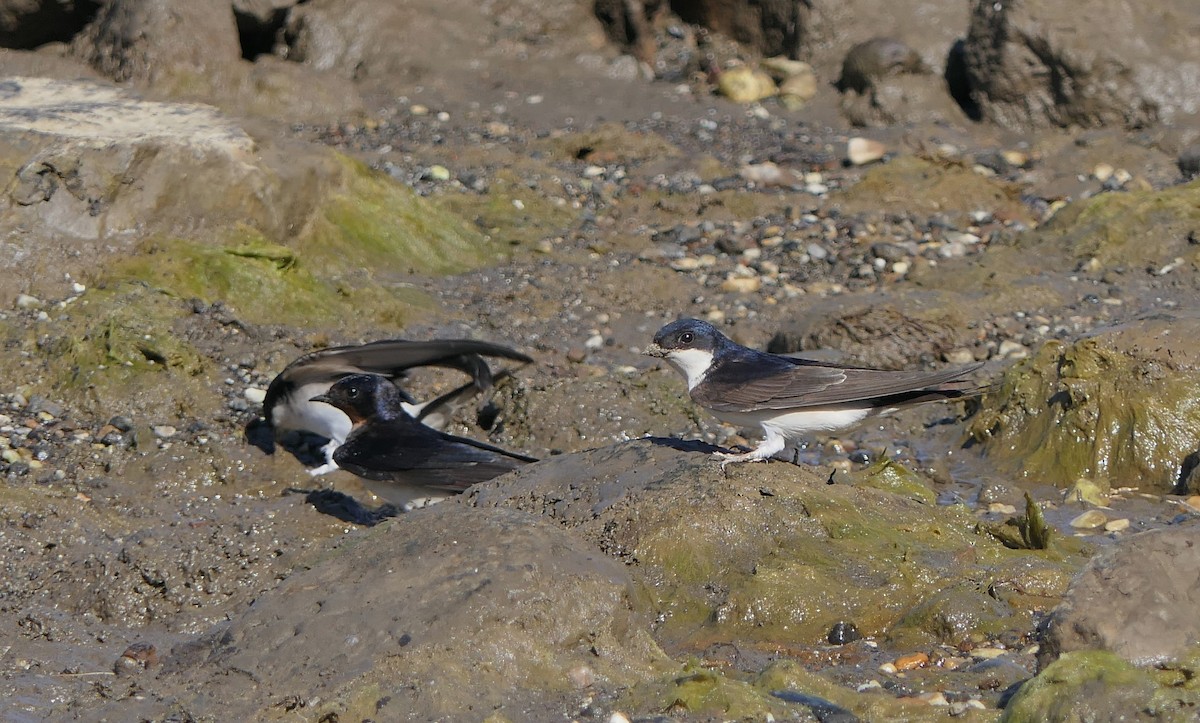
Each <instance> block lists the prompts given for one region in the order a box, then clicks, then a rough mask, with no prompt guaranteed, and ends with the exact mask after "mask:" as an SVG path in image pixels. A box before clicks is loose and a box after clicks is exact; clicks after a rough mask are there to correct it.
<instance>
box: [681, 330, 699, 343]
mask: <svg viewBox="0 0 1200 723" xmlns="http://www.w3.org/2000/svg"><path fill="white" fill-rule="evenodd" d="M695 338H696V337H695V335H694V334H692V332H690V331H685V332H683V333H682V334H680V335H679V343H680V344H691V343H692V340H693V339H695Z"/></svg>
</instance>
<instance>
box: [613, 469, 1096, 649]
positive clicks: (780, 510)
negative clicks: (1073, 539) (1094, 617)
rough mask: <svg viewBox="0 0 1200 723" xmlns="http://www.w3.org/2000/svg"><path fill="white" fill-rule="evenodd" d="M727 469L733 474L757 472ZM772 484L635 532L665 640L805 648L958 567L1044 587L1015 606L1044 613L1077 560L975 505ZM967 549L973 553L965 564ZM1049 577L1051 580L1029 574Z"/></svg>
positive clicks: (989, 622) (872, 620)
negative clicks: (987, 525) (990, 524)
mask: <svg viewBox="0 0 1200 723" xmlns="http://www.w3.org/2000/svg"><path fill="white" fill-rule="evenodd" d="M745 467H750V466H749V465H746V466H745ZM774 470H779V471H781V472H786V471H788V470H785V469H784V468H783V467H782V466H775V467H774V468H773V471H774ZM727 472H728V474H729V475H730V476H731V477H732V478H734V479H736V476H737V475H741V474H753V472H752V471H751V470H749V469H743V468H738V469H737V471H734V470H733V468H730V469H729V470H727ZM793 474H794V473H793ZM770 491H771V494H770V496H766V497H762V498H761V499H756V500H754V501H753V504H751V503H750V502H749V501H746V502H745V503H744V505H740V506H738V507H737V508H736V509H724V507H725V506H726V505H727V504H728V503H723V504H721V506H720V507H719V508H717V509H714V507H713V505H716V504H718V503H717V502H715V501H711V500H710V501H709V502H708V503H707V507H706V508H705V509H703V510H697V511H695V512H694V513H693V512H688V511H685V510H683V509H680V508H676V509H675V511H674V512H675V514H674V516H673V518H672V519H667V520H658V521H657V523H656V526H655V527H654V528H653V529H651V530H649V531H648V532H647V533H646V534H645V535H644V536H643V537H642V538H641V540H640V541H639V543H638V545H637V548H636V551H635V557H636V558H637V560H638V563H639V566H640V567H641V568H643V569H646V570H649V571H653V579H654V580H655V585H654V586H653V587H652V589H651V590H650V593H651V594H652V595H653V596H655V597H656V598H657V600H658V601H659V604H660V606H661V607H660V609H662V610H664V611H666V612H667V613H668V615H667V617H666V619H665V621H664V622H663V624H662V625H661V626H660V628H659V629H658V633H659V635H660V636H661V639H663V640H664V641H665V642H666V644H667V645H668V647H669V648H670V647H671V646H678V645H682V646H685V648H686V649H689V650H697V649H703V648H704V647H705V646H706V645H708V644H710V643H712V642H716V641H722V640H741V641H744V643H745V644H748V645H762V646H766V647H768V648H769V647H771V646H777V645H792V644H802V645H807V644H813V643H816V642H817V641H820V640H822V639H823V638H824V636H825V634H826V632H827V631H828V629H829V626H831V625H832V624H833V623H835V622H837V621H839V620H850V621H853V622H854V624H855V625H856V626H857V627H858V629H859V630H860V631H862V632H863V633H864V634H866V635H873V634H880V633H882V632H884V631H886V630H888V629H889V628H890V627H891V626H893V625H894V624H896V623H897V622H898V621H900V620H902V619H903V618H904V616H905V615H907V614H908V613H909V612H910V611H911V610H912V609H913V608H914V607H915V606H917V605H919V604H920V603H921V602H922V601H924V600H928V599H930V598H931V597H933V596H934V595H936V594H937V593H938V592H940V591H942V590H945V589H947V588H950V587H952V586H954V585H957V584H959V583H960V582H961V578H962V575H963V574H966V575H967V576H968V577H969V578H970V579H974V580H976V581H977V582H978V587H979V588H980V589H988V588H989V587H990V586H991V585H992V584H993V581H998V582H996V584H998V585H999V586H1000V587H1005V588H1006V589H1011V590H1025V589H1029V590H1033V591H1037V592H1036V593H1033V594H1031V596H1030V598H1029V600H1028V601H1022V600H1015V601H1013V602H1011V603H1010V604H1011V605H1012V608H1013V609H1017V610H1025V609H1040V608H1043V607H1045V606H1046V605H1048V604H1053V603H1054V602H1055V599H1054V597H1053V596H1052V595H1044V594H1043V593H1046V592H1047V591H1051V593H1057V594H1059V595H1061V593H1062V592H1063V591H1065V589H1066V586H1067V583H1068V580H1069V579H1070V575H1071V572H1072V570H1073V569H1074V568H1073V566H1074V565H1077V564H1078V563H1079V560H1080V559H1082V556H1078V559H1076V555H1075V554H1073V553H1060V554H1056V555H1041V554H1032V553H1029V552H1021V553H1018V552H1014V551H1011V550H1008V549H1006V548H1005V547H1003V546H1002V545H1000V544H999V543H997V542H994V541H993V540H992V539H991V538H990V537H987V536H981V535H980V534H979V533H978V532H977V523H976V519H975V517H974V516H973V515H972V514H970V512H969V511H967V510H965V509H963V508H960V507H938V506H936V505H930V504H926V503H923V502H918V501H916V500H914V499H912V498H911V497H910V496H908V495H907V494H896V493H893V492H889V491H883V490H877V489H872V488H869V487H865V486H857V485H854V486H852V485H845V484H838V485H827V484H824V482H823V481H820V482H814V481H808V482H804V481H801V480H799V479H795V478H791V479H789V475H787V474H783V475H780V476H778V477H773V478H772V479H771V483H770ZM718 510H719V511H718ZM714 516H715V519H719V520H720V524H714V523H713V520H714ZM1067 558H1070V561H1067ZM964 559H969V560H971V561H972V564H971V566H970V569H969V570H968V571H967V572H965V573H964V572H963V569H962V565H963V560H964ZM951 570H954V571H956V572H955V573H954V574H953V575H952V574H951V573H950V572H949V571H951ZM1041 575H1044V576H1046V579H1045V580H1037V581H1036V582H1031V579H1032V578H1035V577H1037V576H1041ZM1013 595H1014V596H1016V597H1018V598H1019V597H1021V594H1020V593H1013ZM992 612H993V613H995V611H992ZM1008 614H1010V612H1005V613H1004V614H1003V615H999V614H998V613H996V616H995V617H994V618H987V617H986V616H983V615H981V616H980V619H979V621H978V623H977V624H973V625H972V630H983V631H985V632H991V631H992V630H993V629H996V628H997V626H1000V627H1001V628H1002V627H1003V625H1004V623H1003V621H1002V620H1003V618H1004V617H1007V615H1008Z"/></svg>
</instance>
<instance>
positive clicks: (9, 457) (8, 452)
mask: <svg viewBox="0 0 1200 723" xmlns="http://www.w3.org/2000/svg"><path fill="white" fill-rule="evenodd" d="M0 459H3V460H4V461H5V462H8V463H9V464H16V463H17V462H20V461H21V455H20V453H19V452H17V450H15V449H12V448H11V447H10V448H8V449H5V450H4V451H3V452H0Z"/></svg>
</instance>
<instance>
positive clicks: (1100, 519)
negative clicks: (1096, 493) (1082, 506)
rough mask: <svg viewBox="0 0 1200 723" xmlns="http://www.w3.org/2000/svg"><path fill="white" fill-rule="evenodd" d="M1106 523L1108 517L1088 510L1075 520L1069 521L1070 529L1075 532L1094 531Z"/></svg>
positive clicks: (1097, 511)
mask: <svg viewBox="0 0 1200 723" xmlns="http://www.w3.org/2000/svg"><path fill="white" fill-rule="evenodd" d="M1106 522H1108V515H1106V514H1104V513H1103V512H1101V511H1100V510H1088V511H1087V512H1084V513H1083V514H1081V515H1078V516H1077V517H1076V518H1075V519H1073V520H1071V523H1070V524H1071V527H1074V528H1075V529H1077V530H1094V529H1096V528H1097V527H1103V526H1104V524H1105V523H1106Z"/></svg>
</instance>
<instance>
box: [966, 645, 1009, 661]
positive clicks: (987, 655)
mask: <svg viewBox="0 0 1200 723" xmlns="http://www.w3.org/2000/svg"><path fill="white" fill-rule="evenodd" d="M1007 652H1008V651H1007V650H1005V649H1004V648H975V649H974V650H972V651H971V657H972V658H978V659H980V660H995V659H996V658H999V657H1000V656H1001V655H1004V654H1005V653H1007Z"/></svg>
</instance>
